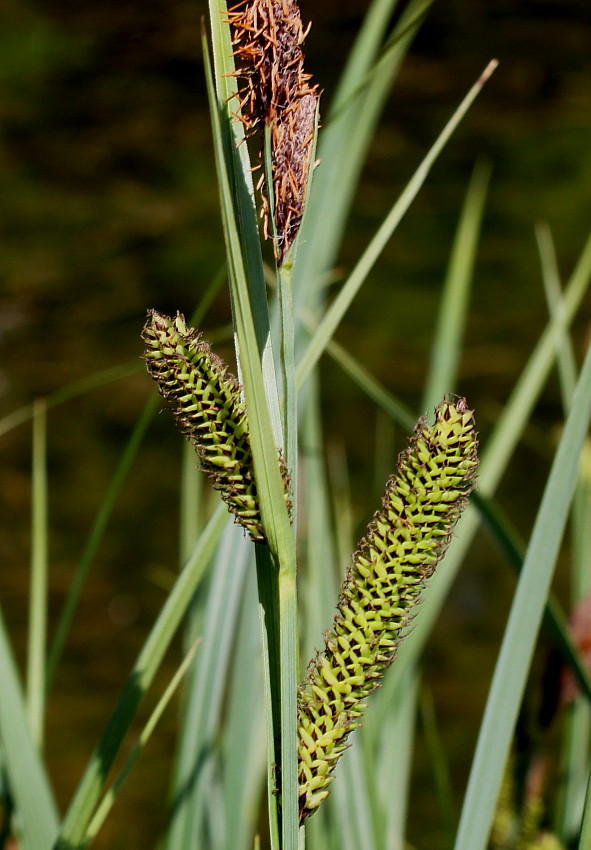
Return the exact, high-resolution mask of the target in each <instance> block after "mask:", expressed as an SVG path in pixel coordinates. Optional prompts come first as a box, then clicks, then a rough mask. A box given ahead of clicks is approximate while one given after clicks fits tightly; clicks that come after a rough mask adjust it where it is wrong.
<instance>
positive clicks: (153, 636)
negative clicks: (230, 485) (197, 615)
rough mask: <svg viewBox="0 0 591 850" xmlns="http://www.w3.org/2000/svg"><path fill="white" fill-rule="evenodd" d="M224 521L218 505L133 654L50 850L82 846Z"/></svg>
mask: <svg viewBox="0 0 591 850" xmlns="http://www.w3.org/2000/svg"><path fill="white" fill-rule="evenodd" d="M227 522H228V516H227V511H226V506H225V505H224V504H223V503H220V504H219V505H218V507H217V508H216V510H215V512H214V514H213V515H212V517H211V519H210V520H209V522H208V524H207V526H206V528H205V530H204V532H203V534H202V535H201V537H200V538H199V542H198V544H197V545H196V546H195V549H194V550H193V553H192V555H191V558H190V559H189V561H188V562H187V564H186V566H185V568H184V569H183V571H182V573H181V574H180V576H179V577H178V579H177V581H176V583H175V585H174V587H173V589H172V591H171V593H170V595H169V597H168V599H167V600H166V603H165V604H164V607H163V609H162V611H161V612H160V615H159V617H158V619H157V620H156V623H155V624H154V626H153V628H152V630H151V632H150V634H149V636H148V639H147V641H146V642H145V644H144V646H143V647H142V649H141V651H140V653H139V655H138V658H137V660H136V663H135V665H134V667H133V670H132V672H131V675H130V677H129V679H128V681H127V684H126V686H125V688H124V689H123V693H122V694H121V697H120V699H119V702H118V703H117V705H116V706H115V709H114V711H113V714H112V715H111V718H110V720H109V722H108V724H107V726H106V728H105V731H104V733H103V735H102V737H101V740H100V742H99V744H98V746H97V748H96V750H95V751H94V753H93V755H92V757H91V759H90V761H89V763H88V766H87V768H86V770H85V772H84V775H83V777H82V780H81V781H80V784H79V785H78V788H77V790H76V793H75V794H74V797H73V799H72V801H71V803H70V806H69V808H68V811H67V813H66V817H65V818H64V822H63V826H62V829H61V832H60V836H59V838H58V840H57V842H56V843H55V845H54V850H77V848H80V847H82V846H83V840H84V835H85V833H86V830H87V828H88V824H89V822H90V819H91V817H92V813H93V811H94V809H95V807H96V805H97V803H98V801H99V799H100V796H101V794H102V789H103V786H104V784H105V781H106V778H107V774H108V772H109V769H110V767H111V765H112V763H113V761H114V759H115V756H116V755H117V752H118V750H119V747H120V745H121V742H122V741H123V738H124V736H125V734H126V732H127V730H128V728H129V725H130V723H131V721H132V720H133V717H134V715H135V712H136V710H137V707H138V705H139V703H140V701H141V699H142V697H143V695H144V693H145V692H146V690H147V689H148V687H149V686H150V684H151V682H152V680H153V678H154V675H155V673H156V670H157V669H158V666H159V665H160V662H161V661H162V658H163V656H164V654H165V652H166V650H167V649H168V647H169V645H170V642H171V640H172V638H173V636H174V634H175V632H176V630H177V628H178V626H179V624H180V622H181V620H182V618H183V616H184V615H185V612H186V611H187V608H188V606H189V604H190V602H191V599H192V598H193V594H194V592H195V589H196V588H197V586H198V584H199V582H200V581H201V579H202V577H203V574H204V572H205V568H206V567H207V565H208V563H209V561H210V559H211V557H212V555H213V553H214V551H215V547H216V545H217V542H218V540H219V537H220V535H221V533H222V530H223V528H224V527H225V525H226V523H227Z"/></svg>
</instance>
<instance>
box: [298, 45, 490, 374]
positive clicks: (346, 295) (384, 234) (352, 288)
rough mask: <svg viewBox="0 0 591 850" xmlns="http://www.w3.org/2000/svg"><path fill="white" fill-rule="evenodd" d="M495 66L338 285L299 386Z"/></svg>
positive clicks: (477, 85) (472, 92)
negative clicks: (354, 264) (336, 292)
mask: <svg viewBox="0 0 591 850" xmlns="http://www.w3.org/2000/svg"><path fill="white" fill-rule="evenodd" d="M496 66H497V62H496V61H492V62H490V63H489V64H488V65H487V67H486V68H485V69H484V71H483V72H482V74H481V76H480V77H479V79H478V80H477V81H476V83H475V84H474V85H473V86H472V88H471V89H470V91H469V92H468V94H467V95H466V97H465V98H464V100H463V101H462V102H461V104H460V105H459V106H458V108H457V109H456V110H455V112H454V114H453V115H452V117H451V118H450V120H449V121H448V122H447V124H446V125H445V127H444V128H443V130H442V131H441V133H440V135H439V136H438V138H437V139H436V141H435V143H434V144H433V145H432V147H431V149H430V150H429V152H428V153H427V155H426V156H425V158H424V159H423V161H422V162H421V164H420V165H419V167H418V168H417V170H416V171H415V173H414V175H413V176H412V178H411V179H410V181H409V183H408V185H407V186H406V188H405V189H404V191H403V192H402V194H401V195H400V197H399V198H398V200H397V201H396V203H395V204H394V206H393V207H392V209H391V210H390V212H389V213H388V215H387V216H386V218H385V219H384V221H383V222H382V224H381V225H380V227H379V228H378V230H377V232H376V234H375V236H374V237H373V239H372V240H371V242H370V244H369V245H368V247H367V248H366V249H365V251H364V253H363V255H362V256H361V258H360V259H359V260H358V262H357V264H356V266H355V268H354V269H353V271H352V272H351V274H350V275H349V277H348V279H347V281H346V282H345V284H344V285H343V287H342V288H341V291H340V292H339V294H338V295H337V297H336V298H335V300H334V301H333V303H332V304H331V306H330V308H329V309H328V310H327V312H326V314H325V315H324V317H323V319H322V321H321V322H320V324H319V326H318V329H317V330H316V333H315V334H314V336H313V337H312V339H311V341H310V343H309V345H308V347H307V348H306V351H305V354H304V356H303V357H302V359H301V361H300V362H299V364H298V368H297V382H298V386H302V385H303V384H304V382H305V381H306V379H307V378H308V376H309V374H310V372H311V370H312V369H313V367H314V366H315V364H316V363H317V361H318V359H319V358H320V356H321V354H322V352H323V351H324V349H325V348H326V345H327V343H328V341H329V339H331V337H332V335H333V334H334V332H335V330H336V329H337V327H338V325H339V323H340V321H341V319H342V318H343V316H344V315H345V313H346V311H347V310H348V308H349V306H350V304H351V302H352V301H353V299H354V297H355V296H356V295H357V293H358V291H359V289H360V288H361V285H362V284H363V282H364V281H365V280H366V278H367V276H368V274H369V272H370V271H371V269H372V267H373V265H374V263H375V262H376V260H377V259H378V257H379V255H380V254H381V252H382V251H383V249H384V247H385V246H386V244H387V243H388V241H389V239H390V237H391V236H392V234H393V233H394V231H395V230H396V228H397V227H398V225H399V223H400V221H401V220H402V218H403V216H404V214H405V213H406V211H407V210H408V208H409V207H410V205H411V203H412V201H413V200H414V199H415V197H416V196H417V194H418V192H419V189H420V188H421V186H422V185H423V183H424V182H425V180H426V179H427V175H428V174H429V171H430V170H431V167H432V166H433V163H434V162H435V160H436V159H437V157H438V156H439V154H440V153H441V151H442V150H443V148H444V147H445V145H446V144H447V142H448V141H449V139H450V138H451V136H452V135H453V133H454V132H455V130H456V128H457V126H458V124H459V123H460V121H461V120H462V118H463V117H464V116H465V114H466V113H467V112H468V110H469V109H470V107H471V105H472V103H473V102H474V100H475V99H476V97H477V96H478V95H479V93H480V91H481V90H482V87H483V86H484V84H485V83H486V81H487V80H488V78H489V77H490V75H491V74H492V73H493V71H494V70H495V68H496Z"/></svg>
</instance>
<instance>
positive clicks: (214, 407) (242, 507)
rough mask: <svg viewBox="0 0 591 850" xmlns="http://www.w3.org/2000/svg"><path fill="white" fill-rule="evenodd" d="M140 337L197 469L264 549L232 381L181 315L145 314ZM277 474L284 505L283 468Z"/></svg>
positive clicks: (242, 414)
mask: <svg viewBox="0 0 591 850" xmlns="http://www.w3.org/2000/svg"><path fill="white" fill-rule="evenodd" d="M142 337H143V340H144V342H145V344H146V350H145V355H144V357H145V360H146V363H147V366H148V372H149V373H150V375H151V376H152V378H154V380H155V381H156V383H157V384H158V389H159V390H160V393H161V395H162V396H163V397H164V398H165V400H166V401H167V402H168V403H169V405H170V406H171V408H172V410H173V413H174V416H175V419H176V422H177V425H178V427H179V429H180V431H181V432H182V433H183V434H185V436H187V437H188V438H189V440H190V441H191V443H193V445H194V447H195V451H196V452H197V456H198V458H199V465H200V467H201V469H203V471H204V472H206V473H207V475H208V476H209V478H210V479H211V480H212V482H213V486H214V487H215V488H216V489H217V490H219V491H220V492H221V495H222V498H223V499H224V501H225V502H226V504H227V505H228V507H229V509H230V510H231V511H232V513H233V514H234V515H235V517H236V521H237V522H239V523H240V525H242V526H243V527H244V528H245V529H246V531H247V532H248V534H249V536H250V538H251V539H252V540H254V541H255V542H257V543H264V542H265V536H264V533H263V528H262V524H261V517H260V509H259V501H258V497H257V489H256V482H255V478H254V471H253V460H252V450H251V445H250V436H249V431H248V421H247V417H246V408H245V406H244V404H243V402H242V400H241V398H240V387H239V385H238V382H237V380H236V378H235V377H234V376H233V375H232V374H231V373H230V372H229V371H228V368H227V366H226V365H225V364H224V362H223V361H222V360H221V359H220V358H219V357H218V356H217V355H216V354H214V352H213V351H212V350H211V348H210V346H209V344H208V343H207V342H206V341H205V340H204V339H203V337H202V336H201V334H200V333H198V332H196V331H195V330H193V329H191V328H187V326H186V324H185V320H184V317H183V316H182V315H181V314H180V313H178V314H177V316H176V318H174V319H172V318H169V317H168V316H163V315H161V314H160V313H157V312H156V311H155V310H152V311H150V312H149V313H148V320H147V322H146V325H145V327H144V331H143V334H142ZM282 472H283V476H284V481H285V482H286V501H287V502H288V504H289V497H288V495H287V493H288V481H287V473H286V471H285V467H284V465H283V464H282Z"/></svg>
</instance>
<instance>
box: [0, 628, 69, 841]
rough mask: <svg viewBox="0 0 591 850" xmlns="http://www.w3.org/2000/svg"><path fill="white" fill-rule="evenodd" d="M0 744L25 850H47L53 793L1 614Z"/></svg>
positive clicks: (52, 832)
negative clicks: (31, 725)
mask: <svg viewBox="0 0 591 850" xmlns="http://www.w3.org/2000/svg"><path fill="white" fill-rule="evenodd" d="M0 682H2V698H1V699H0V741H2V753H3V765H4V766H5V768H6V773H7V774H8V780H9V787H10V792H11V796H12V799H13V802H14V809H15V812H16V813H17V815H18V818H19V828H20V833H21V835H22V841H23V848H24V850H49V848H50V847H51V846H52V843H53V841H54V840H55V836H56V835H57V833H58V830H59V816H58V813H57V809H56V805H55V802H54V799H53V795H52V791H51V788H50V785H49V782H48V779H47V775H46V773H45V770H44V767H43V764H42V762H41V759H40V756H39V752H38V750H37V749H36V747H35V745H34V743H33V741H32V738H31V733H30V731H29V727H28V724H27V719H26V718H27V711H26V707H25V702H24V699H23V695H22V691H21V687H20V683H19V679H18V673H17V670H16V665H15V663H14V659H13V657H12V650H11V648H10V644H9V641H8V636H7V634H6V630H5V627H4V621H3V618H2V616H1V614H0Z"/></svg>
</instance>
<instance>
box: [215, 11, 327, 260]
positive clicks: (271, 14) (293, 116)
mask: <svg viewBox="0 0 591 850" xmlns="http://www.w3.org/2000/svg"><path fill="white" fill-rule="evenodd" d="M229 21H230V24H231V26H232V31H233V36H234V46H235V51H234V55H235V57H236V64H237V70H236V75H237V76H238V77H241V78H242V79H243V80H244V82H245V86H244V88H242V89H241V90H240V92H239V97H240V104H241V115H240V120H241V121H242V122H243V123H244V125H245V128H246V131H247V132H249V131H250V132H253V131H254V129H255V128H256V127H257V126H258V125H263V126H270V127H271V171H272V178H271V179H272V183H273V186H272V189H273V191H272V196H273V221H274V225H275V233H276V241H275V256H276V257H277V259H278V260H279V262H280V263H283V261H284V260H285V258H286V256H287V253H288V251H289V249H290V247H291V246H292V244H293V242H294V240H295V237H296V235H297V232H298V230H299V226H300V223H301V219H302V215H303V211H304V204H305V201H306V192H307V186H308V180H309V175H310V169H311V167H312V156H313V143H314V135H315V127H316V113H317V110H318V91H317V88H316V86H311V85H310V84H309V80H310V75H309V74H306V73H305V72H304V54H303V52H302V45H303V43H304V40H305V38H306V35H307V33H308V31H309V27H308V28H307V29H306V30H304V27H303V25H302V19H301V16H300V11H299V8H298V4H297V2H296V0H244V1H243V2H241V3H239V4H238V5H237V6H234V7H233V8H232V9H231V10H230V13H229ZM265 182H266V177H265V175H263V176H262V177H261V180H260V182H259V186H258V188H260V189H261V192H262V198H263V201H262V217H263V220H264V228H263V229H264V235H265V238H267V237H268V235H269V230H270V228H269V222H270V218H271V210H270V207H271V203H270V198H269V195H270V193H269V191H268V189H267V188H266V186H265Z"/></svg>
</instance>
